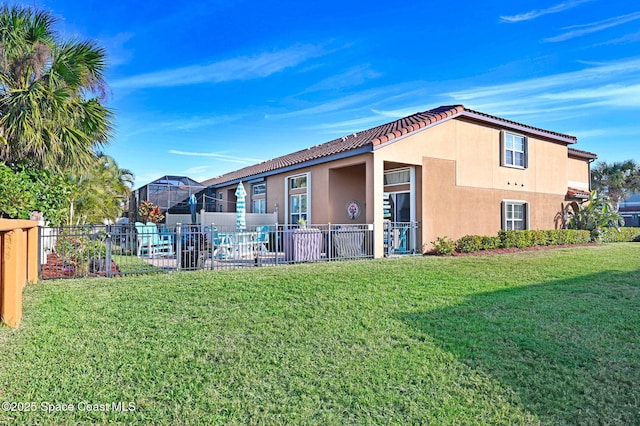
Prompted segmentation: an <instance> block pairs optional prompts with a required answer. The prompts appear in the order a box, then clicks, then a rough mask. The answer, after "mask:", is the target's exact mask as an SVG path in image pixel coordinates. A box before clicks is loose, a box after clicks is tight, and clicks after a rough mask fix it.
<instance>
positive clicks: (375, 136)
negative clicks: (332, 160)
mask: <svg viewBox="0 0 640 426" xmlns="http://www.w3.org/2000/svg"><path fill="white" fill-rule="evenodd" d="M460 115H464V116H467V117H468V118H471V119H475V120H481V121H491V122H495V123H500V124H503V125H507V126H508V125H512V126H516V127H518V128H521V129H523V128H524V129H525V130H526V129H529V130H531V131H532V132H537V133H542V134H544V135H547V136H548V137H550V138H553V137H557V138H560V139H561V140H563V141H564V142H566V143H574V142H575V141H576V138H575V137H574V136H568V135H563V134H561V133H555V132H550V131H547V130H543V129H538V128H535V127H531V126H526V125H524V124H520V123H516V122H514V121H509V120H505V119H502V118H499V117H494V116H491V115H488V114H484V113H480V112H477V111H473V110H469V109H466V108H465V107H464V106H463V105H449V106H440V107H438V108H434V109H432V110H429V111H424V112H418V113H416V114H413V115H410V116H408V117H404V118H401V119H399V120H396V121H392V122H391V123H386V124H383V125H381V126H377V127H373V128H371V129H367V130H364V131H362V132H356V133H353V134H352V135H348V136H343V137H341V138H338V139H334V140H332V141H329V142H326V143H323V144H320V145H316V146H312V147H310V148H307V149H303V150H301V151H297V152H294V153H291V154H287V155H283V156H281V157H277V158H274V159H272V160H267V161H264V162H262V163H259V164H255V165H253V166H248V167H245V168H242V169H239V170H236V171H233V172H229V173H226V174H224V175H222V176H218V177H215V178H212V179H208V180H206V181H204V182H202V184H203V185H205V186H213V185H218V184H225V183H227V182H229V183H233V182H234V181H238V180H240V179H245V178H248V177H252V176H258V175H263V174H268V173H270V172H274V171H276V170H279V169H283V168H286V167H291V166H296V165H300V164H302V163H306V162H308V161H314V160H320V159H323V158H326V157H331V156H334V155H339V154H343V153H349V152H350V151H356V150H364V151H371V150H374V149H376V148H378V147H380V146H383V145H384V144H386V143H389V142H391V141H393V140H394V139H397V138H399V137H401V136H404V135H407V134H409V133H411V132H415V131H417V130H420V129H421V128H423V127H427V126H430V125H433V124H436V123H438V122H440V121H443V120H446V119H448V118H452V117H456V116H460Z"/></svg>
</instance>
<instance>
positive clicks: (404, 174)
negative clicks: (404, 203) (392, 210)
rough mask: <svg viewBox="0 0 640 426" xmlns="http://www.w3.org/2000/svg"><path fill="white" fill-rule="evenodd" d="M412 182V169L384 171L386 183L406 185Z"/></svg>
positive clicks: (386, 184)
mask: <svg viewBox="0 0 640 426" xmlns="http://www.w3.org/2000/svg"><path fill="white" fill-rule="evenodd" d="M409 183H411V170H410V169H399V170H391V171H388V172H385V173H384V185H385V186H390V185H406V184H409Z"/></svg>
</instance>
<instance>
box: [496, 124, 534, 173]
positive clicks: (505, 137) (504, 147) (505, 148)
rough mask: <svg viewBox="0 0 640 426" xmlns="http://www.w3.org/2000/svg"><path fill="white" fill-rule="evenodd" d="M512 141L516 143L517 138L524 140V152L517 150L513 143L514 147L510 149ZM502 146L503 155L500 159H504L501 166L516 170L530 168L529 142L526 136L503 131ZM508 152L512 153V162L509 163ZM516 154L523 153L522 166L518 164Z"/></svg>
mask: <svg viewBox="0 0 640 426" xmlns="http://www.w3.org/2000/svg"><path fill="white" fill-rule="evenodd" d="M510 138H511V139H512V140H513V142H515V138H521V139H522V150H519V149H516V148H515V145H514V144H513V142H512V146H511V147H509V142H510V140H509V139H510ZM500 139H501V140H500V145H501V147H500V148H501V154H500V157H501V158H502V161H501V163H502V164H501V165H502V166H504V167H512V168H515V169H526V168H527V167H528V163H529V161H528V159H529V140H528V138H527V137H526V136H524V135H520V134H518V133H513V132H507V131H502V132H501V138H500ZM507 152H511V153H512V154H511V162H510V163H509V162H507ZM516 153H521V154H522V164H521V165H520V164H516Z"/></svg>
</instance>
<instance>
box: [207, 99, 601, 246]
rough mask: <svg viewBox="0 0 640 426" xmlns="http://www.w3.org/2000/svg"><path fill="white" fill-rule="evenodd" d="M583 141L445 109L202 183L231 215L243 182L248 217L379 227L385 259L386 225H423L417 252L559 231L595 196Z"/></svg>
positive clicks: (589, 155) (377, 240)
mask: <svg viewBox="0 0 640 426" xmlns="http://www.w3.org/2000/svg"><path fill="white" fill-rule="evenodd" d="M576 142H577V140H576V138H575V137H574V136H569V135H565V134H561V133H556V132H552V131H548V130H543V129H539V128H535V127H531V126H527V125H524V124H520V123H516V122H513V121H509V120H505V119H502V118H498V117H494V116H491V115H487V114H484V113H481V112H477V111H473V110H470V109H466V108H465V107H464V106H462V105H456V106H442V107H439V108H435V109H432V110H430V111H425V112H420V113H416V114H413V115H410V116H408V117H405V118H402V119H399V120H396V121H393V122H391V123H387V124H384V125H381V126H377V127H374V128H372V129H368V130H365V131H362V132H357V133H354V134H352V135H349V136H345V137H342V138H339V139H336V140H333V141H330V142H327V143H323V144H320V145H316V146H313V147H310V148H308V149H305V150H302V151H298V152H294V153H292V154H288V155H285V156H282V157H278V158H275V159H272V160H268V161H265V162H262V163H260V164H256V165H253V166H249V167H245V168H243V169H240V170H237V171H234V172H230V173H227V174H225V175H223V176H220V177H216V178H213V179H209V180H207V181H205V182H203V184H204V185H207V186H208V187H209V188H210V190H211V192H214V193H215V194H216V197H217V199H218V201H219V204H218V207H217V209H218V211H233V206H234V205H235V196H234V195H233V194H234V192H235V188H236V186H237V184H238V182H240V181H243V183H244V184H245V186H248V188H247V193H248V197H249V198H248V199H247V205H248V209H249V210H248V211H251V212H274V211H277V212H278V221H279V223H282V224H286V225H295V224H296V223H297V222H298V221H299V219H305V220H306V222H307V223H309V224H313V223H317V224H321V223H332V224H373V226H374V256H375V257H381V256H382V255H383V253H384V240H385V222H386V221H388V220H390V221H391V222H402V223H412V224H413V223H415V224H418V226H417V227H416V228H412V229H417V230H415V231H413V232H414V233H416V234H417V235H415V236H414V238H413V240H412V244H413V245H414V247H413V248H414V249H416V250H418V251H419V250H420V249H421V248H422V247H423V245H424V244H427V243H429V242H431V241H434V240H435V239H436V238H437V237H439V236H448V237H449V238H453V239H457V238H459V237H461V236H464V235H467V234H477V235H495V234H496V233H497V231H498V230H500V229H555V228H560V227H562V226H563V221H564V216H565V215H564V213H565V207H566V204H567V203H568V202H570V201H581V200H584V199H586V198H588V195H589V189H590V183H589V182H590V163H591V162H592V161H593V160H595V159H596V158H597V156H596V155H595V154H592V153H589V152H586V151H580V150H576V149H572V148H569V145H572V144H575V143H576ZM385 208H386V209H388V210H390V211H385ZM388 216H390V217H388Z"/></svg>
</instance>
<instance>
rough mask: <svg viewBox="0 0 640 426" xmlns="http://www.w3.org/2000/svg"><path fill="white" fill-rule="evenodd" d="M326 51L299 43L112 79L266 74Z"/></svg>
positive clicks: (181, 82)
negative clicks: (208, 62) (204, 63)
mask: <svg viewBox="0 0 640 426" xmlns="http://www.w3.org/2000/svg"><path fill="white" fill-rule="evenodd" d="M326 53H327V51H326V50H325V49H324V48H323V47H321V46H315V45H295V46H292V47H290V48H288V49H284V50H280V51H276V52H265V53H260V54H258V55H254V56H242V57H238V58H232V59H227V60H224V61H219V62H214V63H212V64H209V65H192V66H187V67H181V68H174V69H168V70H162V71H156V72H150V73H146V74H139V75H134V76H131V77H126V78H123V79H120V80H116V81H114V82H112V83H111V87H113V88H129V89H131V88H134V89H140V88H149V87H176V86H187V85H193V84H201V83H220V82H225V81H235V80H251V79H255V78H264V77H268V76H270V75H272V74H275V73H277V72H280V71H283V70H285V69H287V68H291V67H295V66H297V65H299V64H301V63H303V62H305V61H307V60H309V59H311V58H314V57H318V56H322V55H325V54H326Z"/></svg>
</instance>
